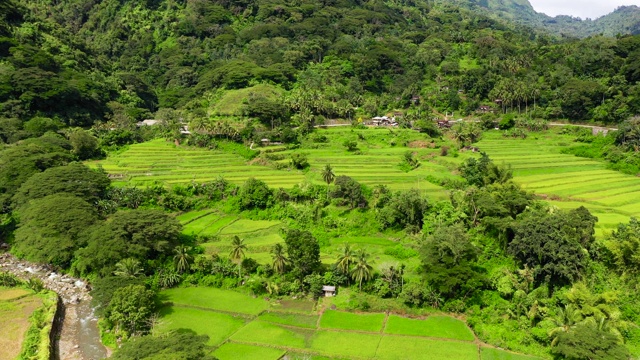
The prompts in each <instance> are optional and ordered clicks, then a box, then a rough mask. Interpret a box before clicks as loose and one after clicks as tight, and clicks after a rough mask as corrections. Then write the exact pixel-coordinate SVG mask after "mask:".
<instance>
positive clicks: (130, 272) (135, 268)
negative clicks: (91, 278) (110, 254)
mask: <svg viewBox="0 0 640 360" xmlns="http://www.w3.org/2000/svg"><path fill="white" fill-rule="evenodd" d="M142 272H143V269H142V266H140V261H138V260H136V259H133V258H127V259H122V260H120V261H118V263H117V264H116V271H114V272H113V275H115V276H120V277H125V278H135V277H138V276H140V275H142Z"/></svg>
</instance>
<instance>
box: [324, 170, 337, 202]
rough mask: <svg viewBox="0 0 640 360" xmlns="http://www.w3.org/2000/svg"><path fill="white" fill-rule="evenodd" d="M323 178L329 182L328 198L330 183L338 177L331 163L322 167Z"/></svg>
mask: <svg viewBox="0 0 640 360" xmlns="http://www.w3.org/2000/svg"><path fill="white" fill-rule="evenodd" d="M322 179H323V180H324V182H326V183H327V198H328V197H329V185H331V183H332V182H333V180H335V179H336V175H335V174H334V173H333V168H332V167H331V165H330V164H327V165H325V166H324V169H322Z"/></svg>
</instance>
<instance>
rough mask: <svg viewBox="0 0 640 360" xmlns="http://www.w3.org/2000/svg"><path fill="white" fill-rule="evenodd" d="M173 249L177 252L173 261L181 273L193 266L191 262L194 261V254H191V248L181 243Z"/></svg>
mask: <svg viewBox="0 0 640 360" xmlns="http://www.w3.org/2000/svg"><path fill="white" fill-rule="evenodd" d="M173 251H174V252H175V255H174V256H173V261H174V264H175V266H176V270H177V271H178V272H179V273H181V274H182V273H183V272H185V271H188V270H189V268H191V263H192V262H193V256H192V255H191V254H190V251H191V249H190V248H188V247H186V246H184V245H179V246H177V247H176V248H175V249H174V250H173Z"/></svg>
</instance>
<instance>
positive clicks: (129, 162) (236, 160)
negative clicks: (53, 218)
mask: <svg viewBox="0 0 640 360" xmlns="http://www.w3.org/2000/svg"><path fill="white" fill-rule="evenodd" d="M88 164H89V165H90V166H98V165H101V166H102V167H103V168H104V169H105V170H106V171H107V172H109V173H111V174H124V175H126V179H127V180H126V181H127V182H128V183H129V184H131V185H142V186H144V185H148V184H151V183H153V182H155V181H160V182H164V183H167V184H179V183H188V182H191V181H197V182H206V181H212V180H215V179H217V178H218V177H220V176H222V177H224V178H225V179H227V180H228V181H230V182H233V183H236V184H242V183H243V182H244V181H245V180H246V179H247V178H248V177H255V178H257V179H261V180H263V181H265V182H266V183H268V184H269V185H270V186H272V187H287V188H288V187H292V186H293V185H294V184H297V183H299V182H301V181H302V180H303V179H304V174H303V173H302V172H291V171H285V170H276V169H274V168H271V167H267V166H261V165H249V164H247V161H246V160H245V159H244V158H243V157H241V156H239V155H236V154H233V153H231V152H228V151H223V150H208V149H202V148H192V147H188V146H183V147H177V146H175V145H174V144H173V143H170V142H167V141H165V140H163V139H156V140H152V141H149V142H145V143H142V144H134V145H131V146H130V147H129V149H128V150H126V151H124V152H121V153H117V154H111V155H109V156H108V157H107V159H105V160H98V161H92V162H89V163H88Z"/></svg>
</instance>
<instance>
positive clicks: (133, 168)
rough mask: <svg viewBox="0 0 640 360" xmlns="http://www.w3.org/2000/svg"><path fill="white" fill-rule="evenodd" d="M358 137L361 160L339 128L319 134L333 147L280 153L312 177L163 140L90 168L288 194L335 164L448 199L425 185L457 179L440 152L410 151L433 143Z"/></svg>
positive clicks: (142, 179)
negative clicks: (408, 163)
mask: <svg viewBox="0 0 640 360" xmlns="http://www.w3.org/2000/svg"><path fill="white" fill-rule="evenodd" d="M358 133H363V134H364V137H365V139H366V140H365V141H360V142H359V152H358V154H356V153H350V152H347V151H346V150H345V148H344V146H343V145H342V142H343V140H344V139H348V138H349V139H350V138H355V137H356V133H355V132H352V131H351V129H337V128H333V129H327V130H318V134H321V135H325V136H327V138H328V139H329V142H328V143H325V144H313V143H311V142H310V141H307V142H304V143H303V146H302V147H301V148H300V149H297V150H293V151H291V150H285V151H280V154H282V155H284V156H285V159H284V160H281V161H280V162H285V163H286V162H288V161H289V160H288V158H289V156H290V155H291V154H292V153H293V152H303V153H305V154H307V155H308V159H309V163H310V164H311V169H310V170H309V171H308V172H306V173H305V172H301V171H289V170H276V169H275V168H273V167H269V166H263V165H257V164H256V165H249V164H248V162H247V161H246V160H245V159H244V158H242V157H241V156H239V155H236V154H234V153H231V152H228V151H224V150H207V149H200V148H191V147H188V146H175V145H174V144H173V143H170V142H166V141H165V140H162V139H156V140H152V141H149V142H146V143H142V144H135V145H131V146H130V147H129V149H128V150H126V151H124V152H121V153H114V154H111V155H109V156H108V158H107V159H105V160H99V161H93V162H89V163H88V164H90V165H91V166H98V165H101V166H102V167H103V168H104V169H105V170H106V171H107V172H109V173H113V174H124V175H126V177H125V178H126V181H127V182H128V183H129V184H133V185H146V184H150V183H152V182H154V181H161V182H164V183H167V184H177V183H187V182H191V181H198V182H204V181H211V180H214V179H216V178H218V177H219V176H223V177H224V178H225V179H227V180H228V181H231V182H233V183H236V184H242V183H243V182H244V181H245V180H246V179H247V178H248V177H255V178H257V179H260V180H263V181H265V182H266V183H267V184H269V185H270V186H271V187H284V188H290V187H292V186H294V185H295V184H299V183H301V182H302V181H304V180H307V181H311V182H314V183H324V181H323V180H322V178H321V176H320V171H321V168H322V167H324V165H325V164H331V165H332V166H333V167H334V172H335V173H336V174H337V175H348V176H351V177H353V178H354V179H356V180H358V181H361V182H362V183H364V184H367V185H372V186H373V185H378V184H383V185H388V186H389V187H390V188H392V189H394V190H407V189H411V188H418V189H420V190H421V191H424V192H425V193H427V194H430V196H432V197H435V198H439V199H444V198H446V193H444V192H442V189H441V188H440V187H439V186H436V185H433V184H431V183H429V182H427V181H426V180H425V178H426V176H440V177H451V176H452V174H451V173H450V171H449V170H448V169H447V168H446V166H444V165H441V164H438V163H435V162H432V161H430V159H431V157H432V156H434V155H435V154H436V153H438V152H439V150H438V149H432V148H420V147H418V148H410V147H408V145H410V143H411V141H414V142H415V141H426V140H429V141H430V139H428V138H426V137H425V136H424V135H422V134H419V133H417V132H414V131H410V130H401V129H396V130H394V131H393V134H392V133H390V132H389V131H388V129H366V130H358ZM396 143H397V145H396ZM270 150H272V149H270ZM408 150H411V151H412V152H414V153H415V154H416V155H417V156H418V158H420V160H421V165H420V167H418V168H417V169H416V170H413V171H411V172H408V173H406V172H404V171H402V170H401V169H400V167H399V164H400V162H401V158H402V155H403V154H404V153H405V152H406V151H408Z"/></svg>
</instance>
